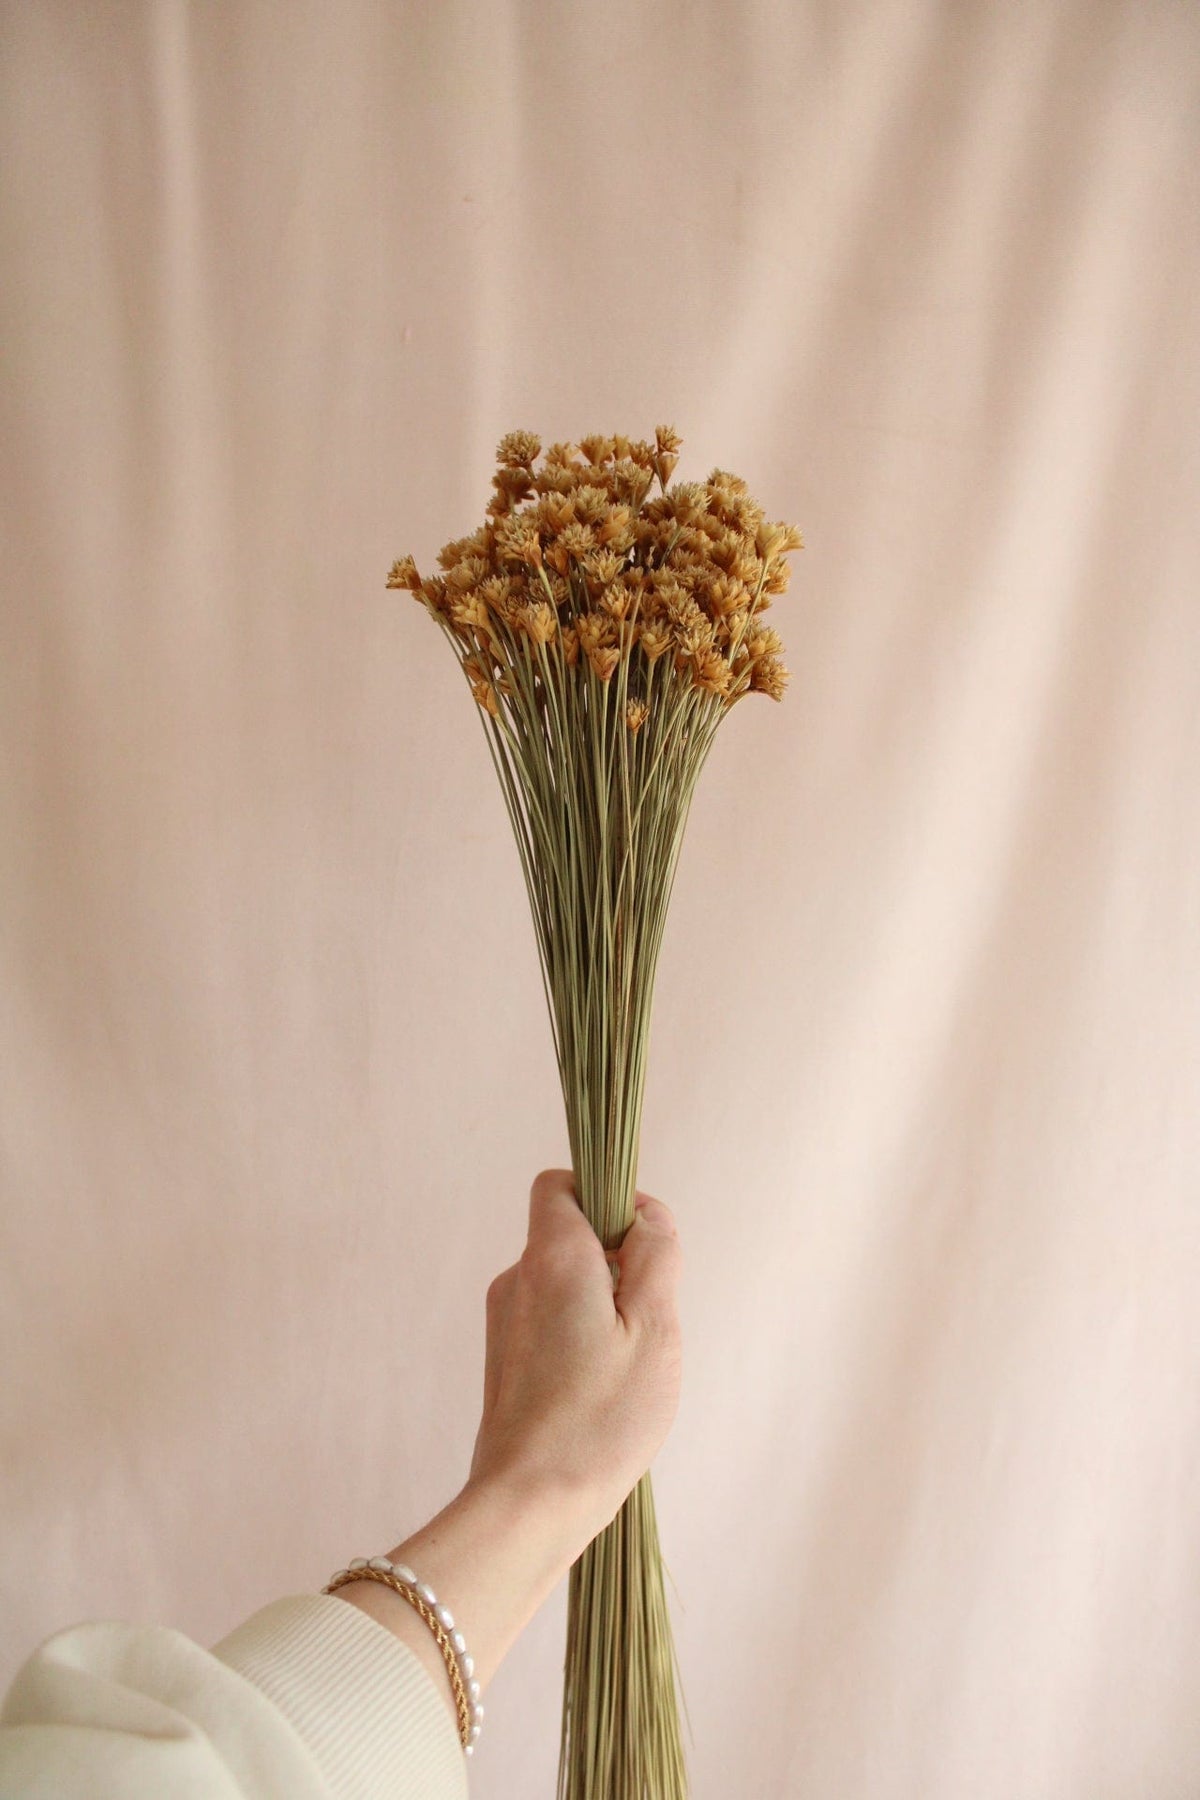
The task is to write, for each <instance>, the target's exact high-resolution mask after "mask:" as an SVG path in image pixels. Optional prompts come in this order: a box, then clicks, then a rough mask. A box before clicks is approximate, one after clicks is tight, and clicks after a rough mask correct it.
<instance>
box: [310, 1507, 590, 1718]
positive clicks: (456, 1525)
mask: <svg viewBox="0 0 1200 1800" xmlns="http://www.w3.org/2000/svg"><path fill="white" fill-rule="evenodd" d="M584 1521H585V1514H584V1512H583V1510H582V1509H581V1508H580V1507H578V1506H576V1505H575V1504H574V1503H568V1502H562V1501H559V1502H556V1501H555V1500H554V1498H553V1497H552V1496H551V1495H550V1494H548V1493H546V1492H544V1491H542V1490H522V1489H518V1488H516V1487H515V1486H506V1485H502V1484H500V1483H499V1482H496V1481H486V1482H484V1481H480V1482H473V1481H468V1483H467V1485H466V1486H465V1487H464V1488H463V1490H462V1492H461V1493H460V1494H458V1495H456V1496H455V1498H454V1499H453V1500H451V1501H450V1503H449V1505H448V1506H445V1507H443V1508H442V1510H441V1512H440V1513H438V1514H437V1516H436V1517H435V1518H433V1519H431V1520H430V1521H429V1523H428V1524H427V1525H423V1526H422V1527H421V1529H420V1531H418V1532H416V1533H414V1535H413V1536H412V1537H409V1538H405V1540H404V1542H403V1543H401V1544H397V1545H396V1546H395V1548H394V1549H392V1550H387V1551H385V1552H384V1553H383V1554H384V1555H386V1556H387V1558H388V1560H389V1561H390V1562H396V1563H406V1564H407V1565H408V1567H409V1568H411V1569H412V1570H413V1571H414V1572H415V1574H416V1576H417V1579H418V1580H419V1581H423V1582H424V1583H426V1585H427V1586H429V1587H431V1588H432V1589H433V1591H434V1593H435V1594H436V1595H437V1597H438V1600H439V1601H440V1602H442V1603H443V1604H444V1605H446V1606H448V1607H449V1608H450V1611H451V1612H452V1613H453V1614H454V1620H455V1625H456V1627H457V1628H458V1629H459V1630H461V1631H462V1634H463V1636H464V1637H465V1639H466V1641H467V1650H468V1652H469V1653H470V1655H471V1657H472V1659H473V1661H474V1663H475V1676H474V1679H475V1680H476V1681H478V1683H479V1686H480V1689H481V1691H482V1690H483V1689H484V1688H486V1687H487V1685H488V1682H489V1681H490V1680H491V1678H492V1676H493V1675H494V1674H495V1672H496V1669H497V1668H498V1667H499V1665H500V1663H501V1662H502V1661H503V1659H504V1657H505V1655H506V1654H507V1652H508V1651H509V1649H510V1648H511V1647H512V1645H513V1643H514V1642H515V1641H516V1639H517V1638H518V1637H519V1636H520V1634H521V1632H522V1631H523V1630H524V1628H525V1626H526V1625H527V1624H528V1623H529V1621H530V1619H531V1618H532V1617H533V1615H534V1613H536V1612H537V1610H538V1608H539V1607H540V1606H541V1605H542V1603H543V1602H544V1601H545V1600H546V1599H548V1597H549V1596H550V1594H551V1593H553V1591H554V1589H555V1588H556V1587H557V1585H558V1583H559V1581H560V1580H561V1579H562V1577H563V1576H564V1575H565V1574H566V1573H567V1572H568V1570H569V1569H570V1567H571V1564H572V1563H573V1562H574V1561H575V1560H576V1558H577V1557H578V1556H580V1555H581V1554H582V1552H583V1550H584V1549H585V1548H586V1546H587V1544H588V1543H589V1542H590V1541H591V1538H592V1536H594V1532H593V1531H592V1529H591V1527H590V1525H589V1524H588V1523H585V1522H584ZM337 1593H338V1595H339V1596H340V1597H341V1598H342V1599H344V1600H348V1601H349V1602H350V1603H351V1605H353V1606H358V1607H361V1609H362V1610H363V1611H364V1612H366V1613H369V1614H370V1615H371V1617H372V1618H373V1619H376V1620H378V1622H379V1623H380V1624H381V1625H385V1626H387V1628H388V1630H389V1631H391V1632H393V1633H394V1634H395V1636H396V1637H398V1638H399V1639H400V1641H401V1642H402V1643H403V1644H405V1645H407V1646H408V1648H409V1649H410V1650H412V1651H413V1652H414V1653H415V1654H416V1655H417V1656H418V1657H419V1658H420V1659H421V1661H422V1662H423V1663H424V1664H425V1666H426V1667H427V1668H428V1670H429V1671H430V1674H431V1675H432V1676H433V1678H434V1680H435V1681H436V1682H437V1683H438V1686H439V1688H440V1690H441V1691H442V1693H443V1694H444V1695H445V1699H446V1704H447V1706H449V1708H450V1710H451V1712H452V1713H454V1714H455V1718H456V1719H457V1713H456V1712H455V1704H454V1693H453V1689H452V1688H451V1686H450V1678H449V1675H448V1672H447V1669H446V1665H445V1662H444V1661H443V1660H442V1654H441V1651H440V1650H439V1649H438V1645H437V1641H436V1639H435V1638H434V1635H433V1633H432V1631H430V1629H429V1627H428V1626H427V1625H426V1623H425V1621H424V1620H423V1619H422V1618H421V1616H420V1614H419V1613H418V1612H417V1611H416V1609H415V1608H414V1607H412V1606H410V1605H409V1603H408V1601H407V1600H405V1599H403V1598H402V1597H401V1596H400V1595H399V1594H397V1593H396V1592H395V1591H394V1590H393V1589H392V1588H389V1587H387V1586H386V1585H385V1584H384V1583H383V1582H381V1581H355V1582H348V1583H346V1585H345V1586H344V1587H340V1588H339V1589H338V1590H337Z"/></svg>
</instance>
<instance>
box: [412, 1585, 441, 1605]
mask: <svg viewBox="0 0 1200 1800" xmlns="http://www.w3.org/2000/svg"><path fill="white" fill-rule="evenodd" d="M417 1592H418V1594H420V1596H421V1598H422V1600H423V1601H424V1602H425V1604H426V1606H436V1605H437V1595H436V1594H435V1593H434V1591H433V1589H432V1588H431V1587H426V1585H425V1583H424V1582H423V1581H418V1583H417Z"/></svg>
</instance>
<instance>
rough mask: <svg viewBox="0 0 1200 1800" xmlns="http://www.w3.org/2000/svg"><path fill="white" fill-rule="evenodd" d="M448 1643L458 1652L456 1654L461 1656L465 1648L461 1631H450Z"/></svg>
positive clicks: (464, 1640)
mask: <svg viewBox="0 0 1200 1800" xmlns="http://www.w3.org/2000/svg"><path fill="white" fill-rule="evenodd" d="M450 1642H451V1643H452V1644H453V1645H454V1648H455V1649H456V1650H457V1651H458V1654H459V1655H460V1656H461V1655H462V1653H463V1651H464V1650H465V1649H466V1647H467V1640H466V1638H465V1637H464V1636H463V1634H462V1632H461V1631H452V1632H451V1633H450Z"/></svg>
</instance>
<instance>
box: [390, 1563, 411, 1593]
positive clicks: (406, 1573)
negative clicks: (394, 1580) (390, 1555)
mask: <svg viewBox="0 0 1200 1800" xmlns="http://www.w3.org/2000/svg"><path fill="white" fill-rule="evenodd" d="M392 1573H393V1574H394V1575H398V1576H399V1577H400V1579H401V1581H407V1582H408V1583H409V1585H410V1586H411V1587H416V1585H417V1578H416V1576H415V1575H414V1574H413V1572H412V1570H411V1569H410V1568H409V1566H408V1564H407V1563H393V1564H392Z"/></svg>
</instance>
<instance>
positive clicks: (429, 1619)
mask: <svg viewBox="0 0 1200 1800" xmlns="http://www.w3.org/2000/svg"><path fill="white" fill-rule="evenodd" d="M351 1581H381V1582H383V1584H384V1585H385V1586H386V1587H390V1588H392V1589H393V1590H394V1592H396V1593H397V1594H403V1596H404V1598H405V1599H406V1600H407V1601H409V1602H410V1603H411V1605H412V1606H413V1607H415V1608H416V1610H417V1612H419V1613H420V1615H421V1617H422V1618H423V1619H424V1621H425V1623H426V1624H427V1625H428V1626H429V1629H430V1630H431V1631H432V1633H433V1635H434V1637H435V1638H436V1639H437V1644H438V1648H439V1650H440V1651H441V1653H442V1657H443V1659H444V1661H445V1664H446V1669H447V1672H448V1673H449V1676H450V1686H451V1687H452V1688H453V1690H454V1703H455V1706H456V1707H457V1709H458V1733H459V1737H460V1738H461V1739H462V1746H463V1753H464V1754H465V1755H466V1756H473V1755H474V1753H475V1745H476V1743H477V1742H478V1741H479V1734H480V1732H481V1731H482V1730H483V1707H482V1706H481V1704H480V1701H479V1693H480V1688H479V1683H478V1682H477V1681H476V1680H475V1663H474V1659H473V1658H472V1657H470V1656H468V1655H467V1642H466V1639H465V1638H464V1637H463V1634H462V1632H461V1631H459V1630H458V1629H457V1628H456V1626H455V1623H454V1614H453V1613H452V1612H451V1611H450V1608H449V1607H448V1606H443V1605H441V1603H440V1602H439V1600H438V1597H437V1595H436V1594H435V1593H434V1591H433V1589H432V1588H431V1587H428V1586H426V1584H425V1582H423V1581H418V1580H417V1578H416V1576H415V1575H414V1574H413V1572H412V1570H411V1569H410V1568H408V1567H407V1565H406V1564H404V1563H392V1562H389V1561H388V1559H387V1557H386V1556H372V1557H371V1558H370V1560H369V1561H368V1559H367V1558H366V1557H365V1556H356V1557H355V1558H354V1561H353V1562H350V1563H347V1564H346V1567H345V1568H344V1569H339V1570H338V1572H337V1574H336V1575H333V1576H331V1577H330V1579H329V1582H328V1583H327V1585H326V1586H325V1587H323V1588H322V1589H321V1592H322V1593H323V1594H334V1593H336V1592H337V1590H338V1588H340V1587H346V1586H347V1584H348V1583H349V1582H351Z"/></svg>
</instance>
